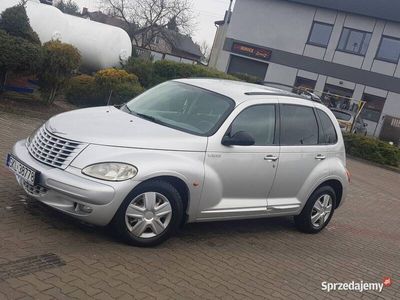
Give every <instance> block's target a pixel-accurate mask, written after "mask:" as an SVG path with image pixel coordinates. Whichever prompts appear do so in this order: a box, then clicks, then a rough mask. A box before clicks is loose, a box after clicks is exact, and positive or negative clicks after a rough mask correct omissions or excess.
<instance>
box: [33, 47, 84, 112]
mask: <svg viewBox="0 0 400 300" xmlns="http://www.w3.org/2000/svg"><path fill="white" fill-rule="evenodd" d="M80 61H81V55H80V53H79V51H78V49H76V48H75V47H74V46H72V45H69V44H65V43H62V42H60V41H51V42H47V43H45V44H44V45H43V61H42V67H41V68H40V72H39V76H38V77H39V86H40V89H41V91H42V93H43V95H45V97H46V98H47V101H46V102H47V103H49V104H50V103H52V102H53V101H54V99H55V97H56V95H57V93H58V92H59V90H60V89H62V88H64V87H65V85H66V84H67V83H68V80H69V79H70V78H71V77H72V75H73V72H74V71H76V70H77V69H78V68H79V65H80Z"/></svg>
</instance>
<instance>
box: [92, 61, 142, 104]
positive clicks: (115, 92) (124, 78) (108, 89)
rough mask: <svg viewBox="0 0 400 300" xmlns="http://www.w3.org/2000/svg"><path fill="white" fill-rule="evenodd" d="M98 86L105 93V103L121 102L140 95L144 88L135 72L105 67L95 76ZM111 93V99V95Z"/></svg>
mask: <svg viewBox="0 0 400 300" xmlns="http://www.w3.org/2000/svg"><path fill="white" fill-rule="evenodd" d="M94 78H95V81H96V86H97V87H98V89H99V91H100V92H101V93H102V94H103V97H104V98H103V99H104V102H103V103H104V104H107V103H108V102H109V103H110V104H121V103H125V102H126V101H128V100H131V99H132V98H134V97H136V96H137V95H139V94H140V93H141V92H143V88H142V86H141V85H140V83H139V81H138V77H137V76H136V75H135V74H129V73H128V72H126V71H125V70H119V69H114V68H110V69H104V70H100V71H98V72H97V73H96V75H95V76H94ZM110 95H111V99H110V101H108V100H109V97H110Z"/></svg>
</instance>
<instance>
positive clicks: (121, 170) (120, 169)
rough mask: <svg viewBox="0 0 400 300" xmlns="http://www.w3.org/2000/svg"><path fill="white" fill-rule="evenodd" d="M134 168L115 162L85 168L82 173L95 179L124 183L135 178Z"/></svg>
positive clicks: (135, 171) (135, 170)
mask: <svg viewBox="0 0 400 300" xmlns="http://www.w3.org/2000/svg"><path fill="white" fill-rule="evenodd" d="M137 172H138V170H137V169H136V167H134V166H132V165H129V164H125V163H117V162H107V163H99V164H94V165H90V166H87V167H86V168H84V169H83V170H82V173H83V174H85V175H87V176H91V177H94V178H97V179H102V180H108V181H124V180H128V179H131V178H133V177H135V176H136V174H137Z"/></svg>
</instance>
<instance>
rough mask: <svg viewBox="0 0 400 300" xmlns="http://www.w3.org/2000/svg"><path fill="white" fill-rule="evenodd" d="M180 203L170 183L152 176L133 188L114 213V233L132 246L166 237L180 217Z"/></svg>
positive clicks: (179, 221)
mask: <svg viewBox="0 0 400 300" xmlns="http://www.w3.org/2000/svg"><path fill="white" fill-rule="evenodd" d="M182 216H183V205H182V199H181V197H180V194H179V192H178V191H177V190H176V188H175V187H174V186H172V185H171V184H169V183H167V182H164V181H160V180H155V181H149V182H145V183H143V184H142V185H140V186H139V187H138V188H137V189H134V190H133V191H132V192H131V193H130V194H129V195H128V196H127V197H126V199H125V200H124V202H123V203H122V204H121V206H120V208H119V209H118V211H117V213H116V215H115V217H114V227H115V228H116V230H117V233H118V234H119V235H120V236H121V237H122V238H123V239H124V240H125V241H126V242H127V243H129V244H131V245H134V246H142V247H146V246H155V245H158V244H160V243H162V242H163V241H165V240H166V239H167V238H169V237H170V236H171V235H172V234H173V233H174V232H175V231H176V229H177V228H178V226H179V224H180V223H181V221H182Z"/></svg>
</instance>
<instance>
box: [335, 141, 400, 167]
mask: <svg viewBox="0 0 400 300" xmlns="http://www.w3.org/2000/svg"><path fill="white" fill-rule="evenodd" d="M343 138H344V143H345V146H346V153H348V154H349V155H352V156H355V157H359V158H362V159H365V160H369V161H372V162H376V163H379V164H382V165H389V166H394V167H400V148H398V147H396V146H393V145H390V144H389V143H387V142H383V141H380V140H377V139H373V138H370V137H365V136H361V135H357V134H344V135H343Z"/></svg>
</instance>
